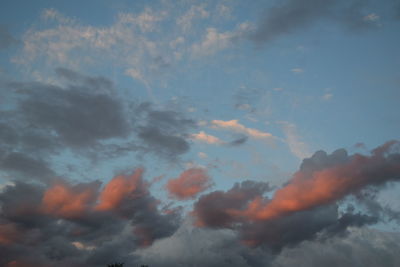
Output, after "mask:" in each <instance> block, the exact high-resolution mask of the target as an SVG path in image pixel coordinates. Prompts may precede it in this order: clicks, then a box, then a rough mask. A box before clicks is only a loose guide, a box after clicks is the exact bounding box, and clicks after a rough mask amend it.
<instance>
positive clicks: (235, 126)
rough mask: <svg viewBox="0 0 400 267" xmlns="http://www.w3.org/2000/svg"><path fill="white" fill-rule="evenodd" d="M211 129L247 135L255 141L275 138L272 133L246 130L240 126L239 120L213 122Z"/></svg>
mask: <svg viewBox="0 0 400 267" xmlns="http://www.w3.org/2000/svg"><path fill="white" fill-rule="evenodd" d="M211 127H212V128H214V129H221V130H229V131H233V132H236V133H241V134H245V135H248V136H250V137H252V138H255V139H264V140H271V139H272V138H273V135H272V134H270V133H267V132H262V131H260V130H257V129H252V128H246V127H245V126H244V125H242V124H240V123H239V121H238V120H230V121H222V120H212V121H211Z"/></svg>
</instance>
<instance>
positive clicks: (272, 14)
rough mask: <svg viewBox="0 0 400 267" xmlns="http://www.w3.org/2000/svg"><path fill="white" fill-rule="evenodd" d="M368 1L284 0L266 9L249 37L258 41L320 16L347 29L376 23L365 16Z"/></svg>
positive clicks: (292, 30)
mask: <svg viewBox="0 0 400 267" xmlns="http://www.w3.org/2000/svg"><path fill="white" fill-rule="evenodd" d="M367 4H368V1H361V0H352V1H343V0H340V1H337V0H302V1H297V0H285V1H283V2H279V4H277V5H276V6H274V7H271V8H269V9H267V10H266V11H265V12H264V14H263V15H262V18H261V19H260V21H259V23H258V26H257V28H256V30H255V32H254V33H253V34H251V35H250V38H251V39H252V40H253V41H254V42H256V43H259V44H262V43H267V42H270V41H273V40H275V39H276V38H279V37H280V36H283V35H286V34H291V33H294V32H296V31H298V30H302V29H305V28H307V27H309V26H312V25H313V24H315V23H317V22H319V21H321V20H325V19H326V20H331V21H334V22H336V23H339V24H341V25H342V26H344V27H345V28H346V29H349V30H357V31H359V30H365V29H370V28H372V27H376V23H375V22H374V21H373V20H368V19H365V16H367V15H368V13H366V11H365V7H366V6H367Z"/></svg>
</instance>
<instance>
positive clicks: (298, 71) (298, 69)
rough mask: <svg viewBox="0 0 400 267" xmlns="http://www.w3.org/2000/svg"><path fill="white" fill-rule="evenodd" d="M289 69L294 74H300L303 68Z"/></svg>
mask: <svg viewBox="0 0 400 267" xmlns="http://www.w3.org/2000/svg"><path fill="white" fill-rule="evenodd" d="M291 71H292V72H293V73H294V74H301V73H303V72H304V69H302V68H294V69H291Z"/></svg>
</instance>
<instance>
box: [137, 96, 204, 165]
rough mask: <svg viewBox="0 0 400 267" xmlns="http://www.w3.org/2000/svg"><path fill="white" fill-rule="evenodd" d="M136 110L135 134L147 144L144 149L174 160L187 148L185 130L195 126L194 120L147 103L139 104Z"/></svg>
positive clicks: (188, 146)
mask: <svg viewBox="0 0 400 267" xmlns="http://www.w3.org/2000/svg"><path fill="white" fill-rule="evenodd" d="M137 112H138V114H139V118H141V119H140V121H139V122H138V128H137V129H138V133H137V136H138V137H139V138H140V139H141V140H142V141H143V142H144V144H146V145H147V147H145V148H144V151H150V152H154V153H156V154H158V155H161V156H164V157H165V158H169V159H170V160H175V159H176V158H177V157H178V156H179V155H181V154H183V153H185V152H187V151H188V150H189V148H190V145H189V143H188V142H187V140H186V139H188V134H187V131H188V130H189V129H192V128H195V127H196V123H195V121H194V120H192V119H188V118H186V116H184V115H183V114H182V113H180V112H177V111H174V110H155V109H153V107H152V105H151V104H149V103H142V104H141V105H139V106H138V107H137ZM140 116H141V117H140Z"/></svg>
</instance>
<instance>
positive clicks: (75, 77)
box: [55, 68, 114, 93]
mask: <svg viewBox="0 0 400 267" xmlns="http://www.w3.org/2000/svg"><path fill="white" fill-rule="evenodd" d="M55 71H56V73H57V74H58V75H59V76H60V77H61V78H64V79H65V80H66V81H67V82H69V83H70V84H71V85H72V86H77V87H84V88H87V89H86V90H88V89H91V90H93V91H94V92H97V93H99V92H102V93H109V92H112V91H113V88H114V85H113V83H112V82H111V81H110V80H108V79H106V78H104V77H102V76H96V77H92V76H86V75H82V74H80V73H78V72H75V71H72V70H70V69H66V68H57V69H56V70H55Z"/></svg>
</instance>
